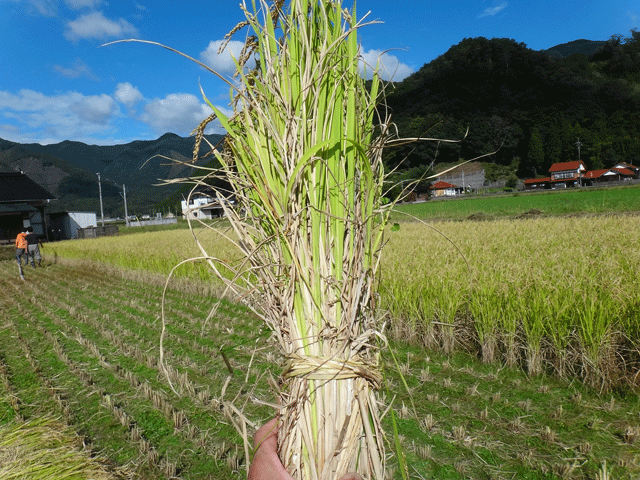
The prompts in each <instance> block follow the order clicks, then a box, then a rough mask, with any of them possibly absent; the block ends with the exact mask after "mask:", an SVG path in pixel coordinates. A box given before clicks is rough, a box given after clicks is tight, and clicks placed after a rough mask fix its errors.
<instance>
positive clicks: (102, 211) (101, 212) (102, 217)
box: [98, 173, 104, 227]
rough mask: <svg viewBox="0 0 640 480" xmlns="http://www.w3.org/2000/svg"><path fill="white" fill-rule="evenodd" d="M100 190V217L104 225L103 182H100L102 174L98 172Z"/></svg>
mask: <svg viewBox="0 0 640 480" xmlns="http://www.w3.org/2000/svg"><path fill="white" fill-rule="evenodd" d="M98 191H99V192H100V219H101V220H102V226H103V227H104V210H102V184H101V183H100V174H99V173H98Z"/></svg>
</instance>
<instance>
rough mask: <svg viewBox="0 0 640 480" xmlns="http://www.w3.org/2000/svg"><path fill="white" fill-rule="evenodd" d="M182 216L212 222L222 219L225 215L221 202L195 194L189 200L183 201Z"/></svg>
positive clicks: (204, 195)
mask: <svg viewBox="0 0 640 480" xmlns="http://www.w3.org/2000/svg"><path fill="white" fill-rule="evenodd" d="M180 203H181V206H182V216H183V217H185V218H190V219H199V220H211V219H212V218H214V217H221V216H222V215H223V213H224V211H223V209H222V206H221V205H220V202H218V200H217V199H215V198H213V197H212V196H210V195H206V194H204V193H194V194H192V195H191V196H190V197H189V203H188V204H187V200H182V202H180Z"/></svg>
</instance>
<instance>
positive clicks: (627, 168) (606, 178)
mask: <svg viewBox="0 0 640 480" xmlns="http://www.w3.org/2000/svg"><path fill="white" fill-rule="evenodd" d="M549 174H550V176H549V177H543V178H529V179H527V180H525V181H524V188H525V190H538V189H545V188H546V189H548V188H553V189H555V188H567V187H577V186H585V185H587V186H591V185H596V184H598V183H606V182H620V181H622V180H628V179H632V178H638V175H639V174H640V168H638V167H634V166H633V165H631V164H628V163H619V164H617V165H616V166H614V167H612V168H604V169H601V170H589V171H587V169H586V168H585V166H584V163H582V161H575V162H563V163H554V164H553V165H551V168H550V169H549Z"/></svg>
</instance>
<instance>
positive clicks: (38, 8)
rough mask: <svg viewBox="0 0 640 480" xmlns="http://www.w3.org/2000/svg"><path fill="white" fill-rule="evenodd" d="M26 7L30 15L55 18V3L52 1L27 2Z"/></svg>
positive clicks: (56, 8) (56, 11) (56, 9)
mask: <svg viewBox="0 0 640 480" xmlns="http://www.w3.org/2000/svg"><path fill="white" fill-rule="evenodd" d="M27 5H28V10H27V11H28V12H29V14H30V15H42V16H44V17H55V16H56V15H57V14H58V6H57V2H56V1H54V0H28V1H27Z"/></svg>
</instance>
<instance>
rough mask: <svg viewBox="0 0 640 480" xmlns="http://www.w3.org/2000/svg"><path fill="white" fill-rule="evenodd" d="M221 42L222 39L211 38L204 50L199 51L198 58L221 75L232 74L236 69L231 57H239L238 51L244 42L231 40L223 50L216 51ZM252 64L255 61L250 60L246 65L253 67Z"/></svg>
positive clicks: (222, 41)
mask: <svg viewBox="0 0 640 480" xmlns="http://www.w3.org/2000/svg"><path fill="white" fill-rule="evenodd" d="M223 43H224V40H212V41H211V42H209V46H208V47H207V48H206V50H204V51H202V52H200V60H201V61H202V63H204V64H205V65H207V66H209V67H211V69H213V70H215V71H216V72H218V73H220V74H222V75H233V74H234V73H235V71H236V65H235V63H234V61H233V58H235V59H236V60H237V59H238V58H239V57H240V52H241V51H242V48H243V47H244V42H240V41H237V40H231V41H230V42H229V43H228V45H227V46H226V48H225V49H224V51H222V53H218V50H219V49H220V46H221V45H222V44H223ZM232 57H233V58H232ZM254 65H255V62H254V61H253V60H251V61H250V63H249V65H248V67H249V68H253V67H254Z"/></svg>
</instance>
